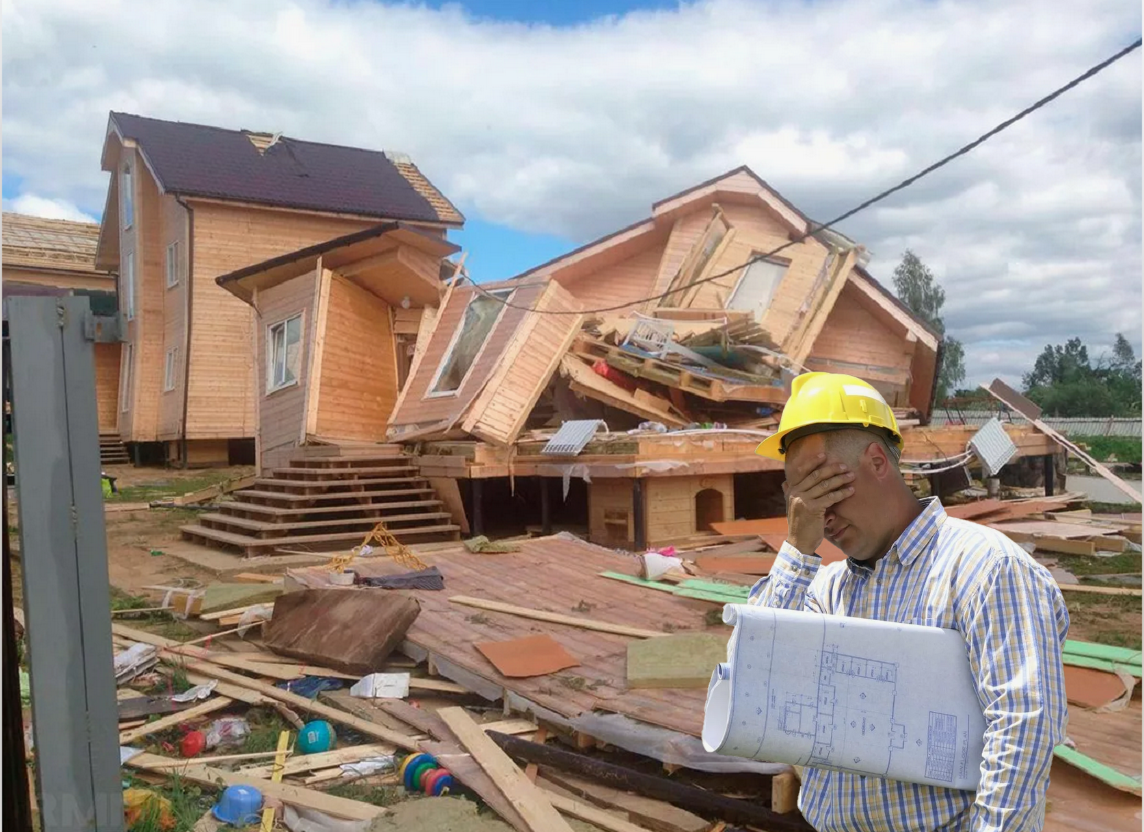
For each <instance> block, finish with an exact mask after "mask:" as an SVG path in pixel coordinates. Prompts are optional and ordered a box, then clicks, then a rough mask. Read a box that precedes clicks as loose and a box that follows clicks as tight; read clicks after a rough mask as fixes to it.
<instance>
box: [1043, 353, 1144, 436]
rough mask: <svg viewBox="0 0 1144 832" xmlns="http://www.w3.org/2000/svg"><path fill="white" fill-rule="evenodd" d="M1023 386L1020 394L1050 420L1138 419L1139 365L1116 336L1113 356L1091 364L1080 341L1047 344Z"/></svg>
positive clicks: (1133, 355) (1134, 356)
mask: <svg viewBox="0 0 1144 832" xmlns="http://www.w3.org/2000/svg"><path fill="white" fill-rule="evenodd" d="M1022 382H1023V384H1024V386H1025V395H1027V396H1028V397H1029V398H1030V399H1031V400H1033V401H1034V402H1036V403H1037V404H1038V405H1040V407H1041V409H1042V410H1044V411H1045V413H1047V414H1048V415H1050V416H1066V417H1067V416H1139V415H1140V383H1141V372H1140V362H1139V361H1137V360H1136V355H1135V353H1134V351H1133V349H1132V345H1131V344H1129V343H1128V339H1127V338H1125V337H1124V336H1123V335H1122V334H1120V333H1117V335H1116V341H1115V343H1114V344H1113V348H1112V355H1111V356H1109V357H1104V356H1102V357H1101V358H1100V359H1098V360H1097V362H1096V365H1095V366H1094V365H1093V364H1092V362H1091V361H1090V359H1089V356H1088V347H1087V346H1085V344H1084V343H1083V342H1082V341H1081V340H1080V338H1070V339H1069V340H1068V341H1066V342H1065V343H1064V344H1056V345H1052V344H1049V345H1047V346H1046V347H1045V348H1044V349H1043V350H1042V351H1041V354H1040V355H1038V356H1037V360H1036V362H1035V363H1034V364H1033V369H1032V370H1031V371H1030V372H1028V373H1026V374H1025V375H1024V376H1023V377H1022Z"/></svg>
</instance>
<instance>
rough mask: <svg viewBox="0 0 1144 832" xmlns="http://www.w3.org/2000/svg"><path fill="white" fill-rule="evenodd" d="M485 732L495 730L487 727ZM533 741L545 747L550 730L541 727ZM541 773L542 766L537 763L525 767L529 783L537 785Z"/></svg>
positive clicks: (506, 732) (503, 732) (505, 732)
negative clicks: (537, 778) (538, 775)
mask: <svg viewBox="0 0 1144 832" xmlns="http://www.w3.org/2000/svg"><path fill="white" fill-rule="evenodd" d="M485 730H486V731H488V730H495V729H490V728H489V727H488V726H485ZM501 733H502V734H508V733H509V732H508V731H502V732H501ZM532 741H533V742H538V743H540V744H541V745H544V743H546V742H548V729H547V728H545V727H544V726H541V727H540V730H538V731H537V732H536V734H535V735H534V736H533V738H532ZM539 773H540V766H538V765H537V764H536V763H529V764H528V765H526V766H525V767H524V776H525V777H527V778H528V779H529V782H532V783H535V782H536V775H537V774H539Z"/></svg>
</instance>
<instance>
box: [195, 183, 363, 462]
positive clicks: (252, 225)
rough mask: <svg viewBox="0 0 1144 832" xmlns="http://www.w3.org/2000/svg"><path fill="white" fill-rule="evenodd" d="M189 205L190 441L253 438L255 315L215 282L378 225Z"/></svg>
mask: <svg viewBox="0 0 1144 832" xmlns="http://www.w3.org/2000/svg"><path fill="white" fill-rule="evenodd" d="M191 204H192V206H193V207H194V209H195V217H194V225H195V241H194V275H193V278H192V287H193V292H194V297H193V299H192V302H193V309H192V312H191V317H192V321H193V323H192V332H191V347H190V349H191V366H190V378H189V379H188V384H189V396H190V399H189V402H188V413H187V436H188V437H190V438H201V439H208V438H223V437H249V436H253V435H254V432H255V428H256V425H255V416H254V395H255V387H254V377H255V373H254V365H253V362H252V360H251V359H252V356H251V354H250V327H251V326H252V311H251V309H250V307H249V306H247V305H246V304H245V303H243V302H242V301H240V300H239V299H238V298H236V297H235V296H234V295H232V294H230V292H228V291H226V290H225V289H223V288H221V287H220V286H219V285H218V284H217V283H215V278H216V277H218V276H219V275H222V274H226V273H227V272H231V271H234V270H235V269H239V268H242V267H243V266H248V265H251V264H253V263H258V262H261V261H263V260H266V259H269V258H271V257H275V256H277V255H280V254H286V253H288V252H291V251H295V250H297V249H299V248H303V247H304V246H308V245H313V244H315V243H319V242H323V241H325V240H329V239H332V238H334V237H337V236H340V235H343V234H348V233H350V232H352V231H356V230H360V229H362V228H368V227H370V226H372V225H374V224H375V222H370V221H362V220H353V219H342V218H338V217H320V216H314V215H308V214H300V213H291V212H287V211H273V210H269V209H261V208H252V207H244V206H230V205H221V204H217V203H210V202H200V201H194V202H192V203H191ZM291 282H293V281H291Z"/></svg>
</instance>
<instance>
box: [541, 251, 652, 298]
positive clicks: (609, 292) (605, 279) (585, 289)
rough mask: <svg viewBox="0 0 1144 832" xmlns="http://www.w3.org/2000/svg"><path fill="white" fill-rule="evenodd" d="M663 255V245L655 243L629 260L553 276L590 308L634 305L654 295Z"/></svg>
mask: <svg viewBox="0 0 1144 832" xmlns="http://www.w3.org/2000/svg"><path fill="white" fill-rule="evenodd" d="M662 255H663V246H662V245H653V246H652V247H651V248H649V249H647V250H646V251H643V252H640V253H639V254H636V255H634V256H632V257H629V258H628V259H627V260H624V261H622V262H620V263H616V264H614V265H611V266H605V267H604V268H602V269H600V270H599V271H597V272H592V273H591V274H586V275H582V276H580V277H576V278H572V279H571V280H568V279H564V278H563V277H562V276H561V275H560V274H559V273H557V275H556V276H555V278H553V279H554V280H556V281H558V282H559V283H560V284H561V285H562V286H564V288H566V289H567V290H568V291H569V292H571V293H572V294H573V295H575V296H576V298H577V299H578V300H580V301H582V302H583V304H584V306H585V307H586V308H589V309H597V308H601V307H610V306H618V305H620V304H632V306H631V307H630V308H633V309H634V308H638V306H639V303H638V302H639V301H642V299H643V298H646V297H648V296H649V295H652V294H654V293H655V292H654V287H655V278H656V272H657V270H658V269H659V263H660V259H661V257H662Z"/></svg>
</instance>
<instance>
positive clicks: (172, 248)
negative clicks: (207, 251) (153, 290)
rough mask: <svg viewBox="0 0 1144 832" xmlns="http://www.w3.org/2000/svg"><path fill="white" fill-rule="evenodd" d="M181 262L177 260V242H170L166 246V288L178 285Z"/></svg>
mask: <svg viewBox="0 0 1144 832" xmlns="http://www.w3.org/2000/svg"><path fill="white" fill-rule="evenodd" d="M181 267H182V264H181V263H180V262H179V244H178V242H174V243H171V244H170V245H169V246H167V288H168V289H170V288H171V287H173V286H178V285H179V272H180V271H181Z"/></svg>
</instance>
